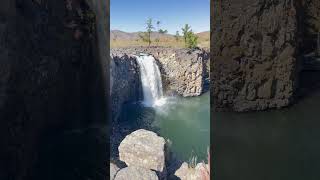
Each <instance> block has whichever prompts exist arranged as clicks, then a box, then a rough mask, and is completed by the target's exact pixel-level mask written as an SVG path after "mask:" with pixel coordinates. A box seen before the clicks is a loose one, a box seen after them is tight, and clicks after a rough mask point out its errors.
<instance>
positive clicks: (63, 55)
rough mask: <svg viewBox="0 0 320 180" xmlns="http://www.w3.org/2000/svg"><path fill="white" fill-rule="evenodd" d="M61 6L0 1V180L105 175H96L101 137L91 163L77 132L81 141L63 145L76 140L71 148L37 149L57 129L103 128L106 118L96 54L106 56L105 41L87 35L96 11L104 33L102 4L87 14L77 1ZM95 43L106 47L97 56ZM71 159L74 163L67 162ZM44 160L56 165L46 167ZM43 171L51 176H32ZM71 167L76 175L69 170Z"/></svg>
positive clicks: (59, 1)
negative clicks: (95, 159) (48, 151)
mask: <svg viewBox="0 0 320 180" xmlns="http://www.w3.org/2000/svg"><path fill="white" fill-rule="evenodd" d="M66 2H67V1H64V0H56V1H47V0H44V1H31V0H26V1H21V0H4V1H1V7H0V75H1V78H0V136H1V137H0V147H1V148H0V179H13V180H22V179H23V180H24V179H32V180H36V179H47V180H50V179H77V178H78V177H79V175H80V174H81V175H83V176H84V177H87V178H91V179H100V176H99V174H106V172H99V173H97V172H96V170H97V169H103V168H102V167H103V166H105V162H106V160H107V154H108V153H107V151H108V149H107V148H106V144H105V141H106V139H107V138H106V139H105V140H104V143H103V144H99V145H97V144H94V143H93V144H91V149H96V152H95V153H93V154H95V155H96V156H99V157H100V159H99V160H98V161H95V162H92V161H93V160H94V159H93V158H91V159H89V158H88V159H86V158H85V156H87V154H85V153H86V152H83V151H81V150H84V149H87V146H88V144H86V143H85V142H87V141H84V137H86V134H82V136H81V140H82V141H76V140H75V139H73V141H71V140H70V142H82V144H81V143H79V144H77V146H75V147H77V149H76V150H74V151H71V150H70V149H68V151H67V150H66V149H64V148H70V146H62V145H61V146H58V145H57V146H55V148H57V149H56V151H55V152H51V153H49V154H48V153H44V152H43V151H44V150H43V149H41V148H44V147H45V146H48V144H50V147H51V148H52V146H53V144H54V143H53V139H54V140H55V141H57V142H60V143H61V142H62V141H64V138H65V136H61V134H63V133H62V132H64V131H68V130H71V129H82V128H87V127H89V126H91V125H92V124H100V125H105V123H106V119H107V112H106V110H107V105H106V102H107V101H106V99H107V98H108V96H107V93H106V92H107V88H106V85H107V84H106V76H105V69H106V67H107V66H106V61H105V60H104V59H103V58H102V56H99V55H98V54H99V53H98V52H104V51H106V52H105V53H106V54H107V55H108V57H109V52H108V43H105V42H108V39H107V36H102V37H101V36H100V35H99V34H96V32H95V31H93V30H94V28H93V26H94V25H95V19H94V16H91V15H92V14H93V15H94V14H97V16H98V19H99V21H101V22H103V24H104V25H103V26H104V27H103V28H100V29H103V31H104V34H107V33H106V32H105V31H106V30H109V26H108V13H109V11H108V8H107V5H106V3H107V1H97V2H96V4H98V5H97V6H98V7H100V10H97V11H95V12H94V11H92V10H90V8H89V6H88V5H87V4H86V3H85V2H84V1H82V0H80V1H68V2H71V4H66ZM79 10H80V11H79ZM100 11H102V12H100ZM79 12H81V13H83V14H79ZM97 12H99V13H97ZM80 15H82V18H79V16H80ZM99 15H103V16H105V17H104V18H103V17H101V16H99ZM104 21H107V22H104ZM97 36H99V37H97ZM97 39H99V40H103V43H104V44H106V46H107V47H105V48H103V47H102V48H103V51H101V50H102V49H99V48H98V47H99V43H98V40H97ZM52 137H54V138H52ZM72 137H74V138H76V139H77V140H79V139H78V138H80V136H72ZM90 142H96V141H90ZM42 150H43V151H42ZM100 150H101V151H100ZM101 152H103V153H101ZM57 153H61V154H63V155H64V156H63V157H62V156H60V157H59V156H58V155H57ZM99 153H101V154H99ZM74 154H77V155H78V157H82V158H81V160H80V158H78V159H72V160H71V157H74V156H73V155H74ZM91 154H92V153H91ZM51 157H55V158H56V159H60V160H61V159H62V158H64V159H63V160H64V161H62V160H61V162H62V163H60V164H59V165H57V164H55V165H53V164H50V165H49V162H48V158H51ZM84 159H86V160H84ZM65 162H67V163H65ZM101 163H103V164H104V165H103V166H101ZM61 164H63V165H64V169H63V170H62V169H61ZM66 164H67V165H66ZM88 164H90V165H91V168H93V169H95V171H91V170H90V169H88V168H87V170H86V171H82V168H80V166H86V165H88ZM92 164H94V165H95V166H100V167H101V168H98V167H93V166H92ZM45 167H47V169H45V170H48V171H50V172H51V174H46V173H42V172H41V171H39V169H42V170H44V168H45ZM49 167H50V168H49ZM74 169H81V171H80V172H77V173H75V172H74ZM90 171H91V172H90ZM66 172H67V173H66ZM41 173H42V174H41ZM79 173H80V174H79ZM55 177H56V178H55ZM66 177H68V178H66ZM104 178H105V176H104V177H103V179H104Z"/></svg>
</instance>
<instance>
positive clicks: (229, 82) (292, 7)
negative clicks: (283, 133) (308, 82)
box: [211, 0, 301, 111]
mask: <svg viewBox="0 0 320 180" xmlns="http://www.w3.org/2000/svg"><path fill="white" fill-rule="evenodd" d="M300 7H301V5H300V4H299V1H285V0H283V1H267V0H262V1H256V0H246V1H240V0H232V1H216V3H214V4H213V13H214V14H213V16H212V18H213V19H212V27H211V28H212V34H211V36H212V37H211V41H212V44H211V48H212V57H211V59H213V61H212V63H213V64H212V67H213V69H212V71H211V72H212V82H213V86H212V91H211V93H212V97H213V103H214V107H215V108H216V109H219V110H234V111H250V110H263V109H268V108H280V107H284V106H287V105H289V104H290V103H291V102H292V100H293V97H294V94H295V90H296V87H297V80H298V78H297V74H298V68H297V67H298V65H299V57H298V56H297V52H298V51H299V45H298V43H297V42H298V33H299V20H298V19H297V17H298V15H299V8H300Z"/></svg>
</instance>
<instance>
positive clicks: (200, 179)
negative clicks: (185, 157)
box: [174, 162, 208, 180]
mask: <svg viewBox="0 0 320 180" xmlns="http://www.w3.org/2000/svg"><path fill="white" fill-rule="evenodd" d="M207 169H208V165H206V164H204V163H198V164H197V166H196V167H195V168H189V167H188V164H187V163H186V162H184V163H183V164H182V165H181V167H180V168H179V169H178V170H177V171H176V172H175V174H174V175H175V176H177V177H178V178H179V179H180V180H205V177H206V176H205V173H207V172H206V170H207Z"/></svg>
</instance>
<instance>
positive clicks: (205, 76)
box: [111, 47, 210, 97]
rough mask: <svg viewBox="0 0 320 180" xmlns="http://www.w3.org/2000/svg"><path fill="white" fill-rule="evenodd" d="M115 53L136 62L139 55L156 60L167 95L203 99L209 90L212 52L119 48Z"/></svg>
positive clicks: (159, 48)
mask: <svg viewBox="0 0 320 180" xmlns="http://www.w3.org/2000/svg"><path fill="white" fill-rule="evenodd" d="M111 53H112V54H117V56H119V57H121V56H124V55H126V56H127V57H133V58H134V55H136V54H138V53H146V54H151V55H152V56H154V57H155V59H156V61H157V63H158V66H159V68H160V71H161V74H162V83H163V86H164V89H165V93H166V94H178V95H181V96H184V97H188V96H199V95H200V94H202V93H203V92H205V91H206V90H207V86H208V84H209V82H210V80H209V79H210V77H209V71H210V67H209V62H210V60H209V52H207V51H205V50H188V49H175V48H164V47H149V48H147V47H135V48H116V49H112V50H111ZM129 59H130V58H129Z"/></svg>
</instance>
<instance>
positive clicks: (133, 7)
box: [110, 0, 210, 34]
mask: <svg viewBox="0 0 320 180" xmlns="http://www.w3.org/2000/svg"><path fill="white" fill-rule="evenodd" d="M110 16H111V17H110V26H111V30H115V29H117V30H122V31H126V32H137V31H144V30H145V21H146V20H147V19H148V18H152V19H153V22H154V25H155V26H156V21H158V20H159V21H161V25H160V28H163V29H167V30H168V31H169V33H171V34H175V32H176V31H177V30H178V31H180V32H181V28H182V27H183V26H184V24H186V23H187V24H189V25H191V28H192V30H193V31H194V32H202V31H209V30H210V0H110Z"/></svg>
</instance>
